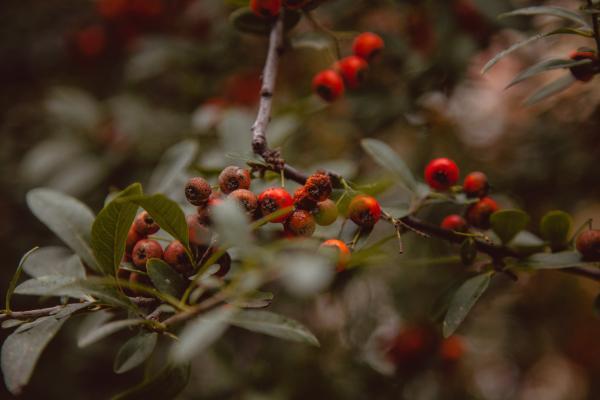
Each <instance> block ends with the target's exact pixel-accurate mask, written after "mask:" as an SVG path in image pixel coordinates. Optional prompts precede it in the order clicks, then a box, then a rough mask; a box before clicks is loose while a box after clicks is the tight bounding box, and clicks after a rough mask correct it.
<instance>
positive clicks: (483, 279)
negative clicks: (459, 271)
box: [443, 272, 492, 337]
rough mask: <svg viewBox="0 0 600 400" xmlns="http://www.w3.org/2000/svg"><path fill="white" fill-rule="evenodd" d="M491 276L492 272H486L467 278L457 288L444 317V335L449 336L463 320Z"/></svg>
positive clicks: (486, 286)
mask: <svg viewBox="0 0 600 400" xmlns="http://www.w3.org/2000/svg"><path fill="white" fill-rule="evenodd" d="M491 278H492V273H491V272H486V273H484V274H481V275H477V276H475V277H473V278H471V279H469V280H467V281H466V282H465V283H463V284H462V285H461V287H460V288H458V290H457V291H456V293H455V294H454V296H453V297H452V301H451V302H450V306H449V307H448V312H447V313H446V317H445V318H444V324H443V331H444V337H449V336H451V335H452V334H453V333H454V332H455V331H456V329H457V328H458V327H459V326H460V324H461V323H462V322H463V321H464V319H465V318H466V317H467V314H469V311H471V308H473V306H474V305H475V303H477V300H479V298H480V297H481V295H482V294H483V293H484V292H485V291H486V289H487V288H488V286H489V284H490V280H491Z"/></svg>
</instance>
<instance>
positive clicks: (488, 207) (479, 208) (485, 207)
mask: <svg viewBox="0 0 600 400" xmlns="http://www.w3.org/2000/svg"><path fill="white" fill-rule="evenodd" d="M498 209H499V207H498V203H496V202H495V201H494V200H493V199H492V198H491V197H484V198H483V199H481V200H479V201H478V202H477V203H475V204H471V205H470V206H469V208H467V222H468V223H469V224H470V225H473V226H474V227H477V228H481V229H489V227H490V216H491V215H492V214H493V213H495V212H496V211H498Z"/></svg>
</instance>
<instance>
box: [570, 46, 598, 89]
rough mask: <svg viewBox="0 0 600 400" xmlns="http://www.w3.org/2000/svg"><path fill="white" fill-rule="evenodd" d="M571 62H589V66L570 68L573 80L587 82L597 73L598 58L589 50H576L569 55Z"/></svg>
mask: <svg viewBox="0 0 600 400" xmlns="http://www.w3.org/2000/svg"><path fill="white" fill-rule="evenodd" d="M570 58H571V60H573V61H583V60H591V61H592V62H591V63H589V64H583V65H577V66H575V67H571V68H570V71H571V74H572V75H573V76H574V77H575V79H577V80H579V81H582V82H589V81H591V80H592V78H593V77H594V76H595V75H596V73H598V56H597V55H596V53H595V52H594V51H591V50H577V51H574V52H573V53H571V56H570Z"/></svg>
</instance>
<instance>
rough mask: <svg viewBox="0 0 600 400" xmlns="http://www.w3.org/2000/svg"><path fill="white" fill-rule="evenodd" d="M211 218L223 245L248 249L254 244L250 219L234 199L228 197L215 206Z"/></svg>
mask: <svg viewBox="0 0 600 400" xmlns="http://www.w3.org/2000/svg"><path fill="white" fill-rule="evenodd" d="M211 219H212V221H213V225H214V227H215V230H216V232H217V233H218V236H219V242H220V243H221V245H222V246H228V245H229V246H232V245H235V246H236V247H240V248H242V249H248V247H249V246H250V245H251V244H252V242H253V238H252V235H251V232H250V230H251V226H250V221H249V219H248V216H247V215H246V213H244V211H242V208H241V207H240V204H239V203H238V202H237V201H235V200H234V199H231V198H227V199H225V200H224V201H222V202H220V203H219V204H217V205H216V206H215V207H213V209H212V210H211Z"/></svg>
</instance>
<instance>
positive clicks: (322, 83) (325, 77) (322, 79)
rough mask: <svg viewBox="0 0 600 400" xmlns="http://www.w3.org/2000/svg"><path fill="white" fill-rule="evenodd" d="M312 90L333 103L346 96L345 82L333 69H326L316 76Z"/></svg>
mask: <svg viewBox="0 0 600 400" xmlns="http://www.w3.org/2000/svg"><path fill="white" fill-rule="evenodd" d="M312 88H313V91H314V92H315V93H316V94H317V95H319V97H321V98H322V99H323V100H325V101H327V102H330V103H331V102H333V101H335V100H337V99H338V98H339V97H340V96H341V95H343V94H344V81H343V80H342V77H341V76H340V74H338V73H337V72H335V71H334V70H332V69H326V70H325V71H321V72H319V73H318V74H317V75H315V78H314V79H313V82H312Z"/></svg>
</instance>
